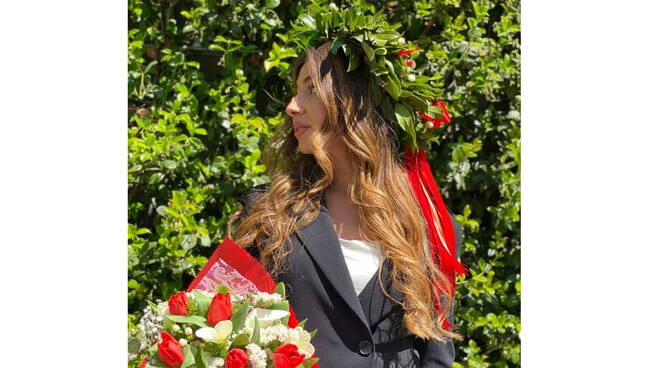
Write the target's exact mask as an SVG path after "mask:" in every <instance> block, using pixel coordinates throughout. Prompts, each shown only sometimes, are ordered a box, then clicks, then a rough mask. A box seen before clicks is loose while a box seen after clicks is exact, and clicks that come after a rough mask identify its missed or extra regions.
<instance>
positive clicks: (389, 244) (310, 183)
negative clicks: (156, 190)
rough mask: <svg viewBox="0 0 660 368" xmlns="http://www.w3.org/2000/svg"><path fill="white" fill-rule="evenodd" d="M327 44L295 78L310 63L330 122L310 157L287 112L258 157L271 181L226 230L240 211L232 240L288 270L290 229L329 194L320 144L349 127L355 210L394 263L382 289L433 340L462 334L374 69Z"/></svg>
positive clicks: (327, 163)
mask: <svg viewBox="0 0 660 368" xmlns="http://www.w3.org/2000/svg"><path fill="white" fill-rule="evenodd" d="M330 47H331V43H330V42H326V43H324V44H322V45H320V46H319V47H317V48H311V49H309V50H307V52H306V53H305V54H303V55H302V56H301V57H300V58H299V59H298V60H296V62H295V63H294V67H293V68H292V70H293V80H294V81H296V80H297V76H298V73H299V72H300V69H301V68H302V66H303V65H305V63H306V64H307V66H308V70H309V74H310V76H311V79H312V83H313V85H314V87H315V89H316V91H317V95H318V96H319V98H320V99H321V100H322V102H323V104H324V105H325V107H326V112H327V114H326V116H327V117H326V121H325V122H324V124H323V125H322V128H321V129H320V131H319V132H318V133H317V134H316V135H314V136H313V137H312V150H313V153H312V155H305V154H301V153H300V152H298V151H297V146H298V142H297V140H296V138H295V137H294V135H293V130H292V118H291V117H290V116H288V115H286V117H285V123H284V124H280V126H279V128H278V130H277V131H276V132H274V134H273V136H272V138H271V141H270V142H269V144H268V145H267V147H266V148H265V149H264V153H263V155H262V159H263V161H264V164H265V165H266V168H267V172H268V174H269V176H270V178H271V182H270V185H269V187H268V189H267V190H266V191H265V192H264V193H263V195H261V196H260V197H259V198H258V199H257V200H256V201H255V203H253V204H252V206H251V208H250V211H249V213H247V214H245V213H243V211H238V212H236V213H234V214H233V215H232V217H231V219H230V221H229V223H228V225H227V234H232V224H233V222H234V221H235V220H236V219H238V218H241V220H240V223H239V225H238V226H237V228H236V229H235V232H234V236H233V238H232V239H233V240H234V242H236V243H237V244H238V245H240V246H241V247H247V246H250V245H253V246H256V248H257V249H258V250H259V254H260V257H261V258H260V262H261V263H262V264H263V265H264V266H265V268H266V269H267V270H268V271H269V272H271V274H273V275H274V276H275V277H276V275H277V274H278V273H279V272H282V271H283V270H284V269H285V268H286V264H285V260H286V256H287V255H288V254H289V252H290V251H291V247H292V244H291V241H290V239H289V238H290V236H291V235H292V234H293V232H294V231H295V230H298V229H301V228H303V227H304V226H306V225H308V224H310V223H311V222H312V221H314V220H315V219H316V218H317V216H318V215H319V211H320V206H321V199H322V195H323V191H324V189H325V188H327V187H328V186H329V185H330V184H331V183H332V182H333V166H332V162H331V160H330V158H329V156H328V153H327V152H326V151H325V150H324V149H323V147H324V146H325V144H326V143H327V142H329V141H330V139H331V138H333V135H334V134H336V133H338V132H342V131H343V133H344V134H343V136H342V137H341V139H343V141H344V143H345V144H346V147H347V148H348V151H349V156H350V157H351V161H352V165H353V166H354V167H355V168H356V169H357V170H356V172H357V173H358V174H357V175H355V176H354V178H353V181H352V184H351V186H350V198H351V200H352V201H353V202H354V203H355V204H356V205H357V206H358V208H359V217H360V228H361V231H362V234H364V236H366V237H367V238H368V239H370V240H376V241H379V242H380V246H381V252H382V254H383V255H384V256H385V257H388V258H389V259H390V260H391V265H392V267H391V272H390V274H389V275H383V274H382V265H381V267H380V269H379V271H378V272H379V281H380V287H381V289H382V290H383V292H384V293H385V295H387V296H388V297H389V298H390V299H392V300H393V301H394V302H395V303H397V304H399V305H401V306H402V307H403V309H404V311H405V313H404V316H403V322H404V324H405V325H406V327H407V328H408V329H409V330H410V331H411V332H412V333H413V334H415V335H417V336H419V337H421V338H424V339H433V340H437V341H444V340H446V339H448V338H460V336H459V335H457V334H455V333H453V332H451V331H447V330H444V329H443V328H442V323H443V320H444V318H445V317H444V316H446V315H447V312H448V309H449V307H450V306H451V292H450V283H449V280H447V279H446V277H444V276H443V275H442V273H440V272H439V270H438V268H437V266H436V264H435V262H434V261H433V259H432V256H431V254H430V250H429V249H428V243H427V240H426V239H427V234H426V227H425V222H424V218H423V217H422V214H421V210H420V208H419V205H418V203H417V200H416V198H415V196H414V194H413V192H412V190H411V189H410V185H409V184H408V179H407V176H406V173H405V171H404V168H403V166H402V164H401V162H400V159H399V156H398V154H397V152H398V147H397V146H396V142H397V139H396V136H395V134H394V131H393V130H392V128H391V126H390V124H391V123H388V122H386V121H384V120H383V118H382V117H381V116H380V115H379V114H378V113H377V112H376V111H375V109H374V108H373V106H372V103H371V99H370V97H369V79H368V75H369V71H368V70H366V69H364V68H365V67H364V65H362V66H361V67H359V68H358V69H356V70H354V71H351V72H346V57H345V55H344V54H343V53H342V51H341V50H339V51H338V53H337V54H336V55H335V54H332V53H331V52H330ZM294 83H295V82H294ZM294 88H295V87H294ZM383 276H384V277H389V278H391V281H392V286H393V287H394V288H396V289H397V290H398V291H400V292H401V293H402V294H403V300H397V299H395V298H393V297H392V296H391V295H390V294H389V293H388V292H387V290H385V287H384V286H383ZM437 287H439V288H440V290H441V293H442V294H444V295H445V296H446V297H447V298H448V299H447V300H448V302H447V303H444V306H443V308H444V313H443V314H438V313H437V312H436V311H435V308H434V305H435V303H436V301H437V300H439V297H440V295H439V293H438V290H437Z"/></svg>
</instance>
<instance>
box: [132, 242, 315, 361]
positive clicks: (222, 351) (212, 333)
mask: <svg viewBox="0 0 660 368" xmlns="http://www.w3.org/2000/svg"><path fill="white" fill-rule="evenodd" d="M285 295H286V294H285V289H284V284H282V283H279V284H275V282H274V281H273V279H272V278H271V277H270V275H269V274H268V273H267V272H266V271H265V270H264V269H263V267H262V266H261V265H260V264H259V263H258V262H257V261H256V260H255V259H254V258H252V257H251V256H250V255H249V254H248V253H247V252H246V251H245V250H243V249H242V248H240V247H239V246H238V245H236V244H235V243H234V242H233V241H231V239H229V238H225V240H224V241H223V242H222V244H221V245H220V246H219V247H218V249H217V250H216V251H215V252H214V254H213V255H212V256H211V258H210V259H209V261H208V262H207V264H206V265H205V266H204V268H203V269H202V271H201V272H200V273H199V274H198V275H197V277H196V278H195V280H194V281H193V282H192V283H191V284H190V286H189V287H188V289H187V290H186V291H181V292H179V293H177V294H174V295H172V296H171V297H170V299H169V300H168V301H167V302H161V301H156V302H155V303H154V302H151V301H150V302H149V306H148V307H146V308H145V309H144V311H143V312H144V313H143V315H142V317H141V319H140V323H139V325H138V330H137V331H133V333H131V336H130V337H129V361H133V362H137V361H140V362H141V363H140V368H146V367H180V368H187V367H195V368H220V367H227V368H295V367H298V368H308V367H318V364H317V361H318V358H316V357H315V356H314V346H313V345H312V344H311V339H312V337H313V336H314V334H315V333H316V331H313V332H311V333H310V332H308V331H306V330H305V329H304V326H305V321H302V322H300V323H299V322H298V321H297V319H296V317H295V315H294V314H293V310H292V309H291V307H290V305H289V302H288V301H287V300H286V297H285ZM134 364H136V363H134Z"/></svg>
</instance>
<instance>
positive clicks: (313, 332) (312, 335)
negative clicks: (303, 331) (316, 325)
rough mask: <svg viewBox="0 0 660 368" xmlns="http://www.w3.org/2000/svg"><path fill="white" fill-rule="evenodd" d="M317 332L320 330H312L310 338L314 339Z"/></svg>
mask: <svg viewBox="0 0 660 368" xmlns="http://www.w3.org/2000/svg"><path fill="white" fill-rule="evenodd" d="M316 332H318V330H314V331H312V332H310V333H309V338H310V340H311V339H313V338H314V336H316Z"/></svg>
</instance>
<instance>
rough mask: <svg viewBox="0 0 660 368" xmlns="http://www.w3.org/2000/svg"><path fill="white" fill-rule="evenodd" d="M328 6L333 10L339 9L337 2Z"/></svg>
mask: <svg viewBox="0 0 660 368" xmlns="http://www.w3.org/2000/svg"><path fill="white" fill-rule="evenodd" d="M328 7H329V8H330V9H332V10H338V9H339V8H337V4H335V3H330V4H328Z"/></svg>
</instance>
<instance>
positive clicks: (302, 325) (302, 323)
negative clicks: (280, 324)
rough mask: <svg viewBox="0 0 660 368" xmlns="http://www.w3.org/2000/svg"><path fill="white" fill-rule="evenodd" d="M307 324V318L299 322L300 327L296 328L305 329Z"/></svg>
mask: <svg viewBox="0 0 660 368" xmlns="http://www.w3.org/2000/svg"><path fill="white" fill-rule="evenodd" d="M305 323H307V318H305V319H303V320H302V321H300V322H298V326H296V327H300V328H305Z"/></svg>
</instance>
